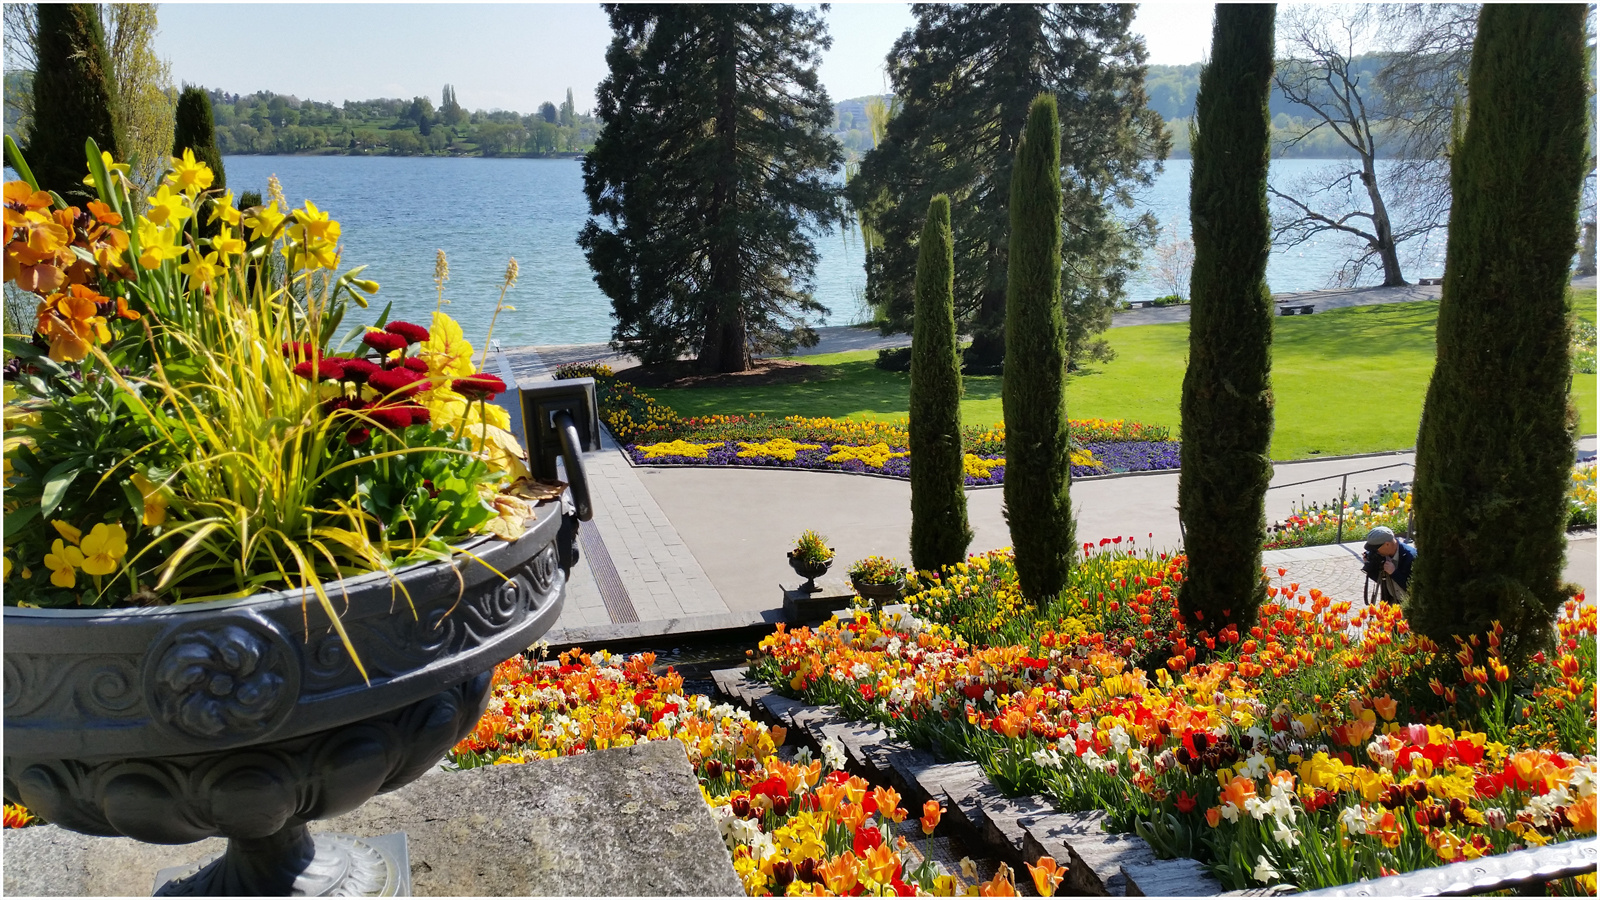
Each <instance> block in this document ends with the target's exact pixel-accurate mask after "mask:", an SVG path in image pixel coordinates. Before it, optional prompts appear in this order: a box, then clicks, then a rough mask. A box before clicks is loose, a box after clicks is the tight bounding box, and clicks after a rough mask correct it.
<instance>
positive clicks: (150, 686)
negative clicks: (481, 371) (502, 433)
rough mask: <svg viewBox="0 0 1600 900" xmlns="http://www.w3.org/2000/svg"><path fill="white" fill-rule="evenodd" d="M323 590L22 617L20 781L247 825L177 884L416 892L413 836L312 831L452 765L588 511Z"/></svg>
mask: <svg viewBox="0 0 1600 900" xmlns="http://www.w3.org/2000/svg"><path fill="white" fill-rule="evenodd" d="M564 508H570V507H565V504H561V503H553V502H547V503H545V504H542V505H541V506H540V507H539V508H538V517H537V518H536V519H535V520H534V521H532V522H531V523H530V524H529V527H528V528H527V530H526V531H525V532H524V533H523V535H522V537H521V538H519V539H518V540H516V541H511V542H507V541H502V540H499V539H495V538H487V537H485V538H474V539H472V540H469V541H467V542H465V543H463V544H461V545H460V546H459V547H458V548H457V549H458V550H459V551H460V552H458V553H457V554H456V555H455V557H454V558H453V560H451V561H449V562H433V563H427V564H418V565H412V566H408V567H404V568H401V569H397V570H395V571H393V572H392V573H373V574H369V575H364V576H360V577H356V578H351V579H347V580H345V581H343V582H341V583H336V584H330V585H325V586H324V587H325V590H326V591H327V593H328V595H329V597H330V598H331V599H332V601H333V603H334V606H335V607H336V608H337V609H339V610H340V619H339V621H340V623H342V625H343V627H344V629H345V631H346V632H347V633H348V634H349V638H350V642H351V644H352V645H353V646H354V647H355V649H356V653H357V656H358V657H359V659H360V662H361V664H362V665H363V666H364V667H365V670H366V677H365V678H363V676H362V673H361V671H360V670H359V669H358V668H357V666H356V662H355V660H353V659H352V658H351V656H350V654H349V653H348V652H347V651H346V650H345V647H344V645H343V643H342V642H341V640H340V637H339V635H338V634H337V633H336V632H335V631H334V629H333V628H332V623H331V622H330V621H329V619H328V617H327V615H326V614H325V613H324V612H323V610H322V607H321V606H320V605H319V604H318V603H317V600H316V598H315V595H314V594H305V595H303V594H302V592H299V591H295V592H287V593H270V594H258V595H255V596H252V597H247V598H244V599H239V600H225V601H216V602H208V603H196V604H188V605H175V606H160V607H145V608H130V609H111V610H64V609H18V608H7V609H6V610H5V613H4V633H5V653H4V665H5V669H4V694H5V706H4V709H5V719H4V722H5V751H4V793H5V798H6V799H7V800H9V801H12V802H16V803H21V804H23V805H25V806H27V807H28V808H29V809H31V810H33V811H34V812H36V813H38V814H39V815H40V816H42V817H44V819H45V820H47V821H49V822H51V823H53V824H56V825H59V826H61V827H63V828H67V829H69V830H72V831H77V832H81V833H83V834H91V835H125V836H127V837H130V838H133V839H135V840H139V841H146V842H150V843H157V844H183V843H189V842H192V841H198V840H201V839H202V838H207V837H212V836H223V837H226V838H228V847H227V850H226V852H225V853H223V854H222V855H221V856H219V857H217V858H216V859H215V860H213V861H210V862H209V864H205V865H203V866H195V867H190V868H189V870H188V871H186V872H176V873H171V870H167V871H164V872H163V875H167V874H169V873H171V874H174V875H175V876H176V877H174V878H173V880H170V881H167V882H166V883H165V884H164V885H160V886H159V887H158V893H162V894H254V895H288V894H302V895H321V894H345V895H350V894H354V895H362V894H386V893H387V894H393V893H405V892H408V891H409V885H410V872H409V869H408V868H407V866H406V863H405V850H404V835H393V836H387V837H385V838H378V839H370V838H362V837H349V836H344V835H329V834H318V835H312V834H311V833H310V832H309V830H308V829H307V827H306V823H307V822H310V821H311V820H314V819H325V818H330V817H333V816H338V815H340V814H343V813H346V812H349V811H350V810H353V809H355V808H356V807H358V806H360V805H361V804H362V803H365V802H366V801H367V800H368V799H370V798H371V797H372V796H373V795H374V794H377V793H381V792H384V791H390V790H394V789H395V788H398V787H400V786H402V785H404V784H407V783H408V782H411V781H412V780H414V779H416V778H418V777H420V776H421V775H422V774H424V773H425V772H427V771H428V770H430V769H432V768H434V767H436V766H438V765H439V763H440V760H441V758H442V757H443V756H444V754H445V752H446V751H447V750H449V749H450V748H451V747H452V746H454V745H455V744H456V743H457V742H458V741H460V740H461V738H463V737H464V736H465V735H466V734H467V733H468V732H470V731H471V729H472V728H473V727H474V725H475V724H476V723H477V721H478V718H479V717H480V715H481V714H482V712H483V709H484V706H485V704H486V703H487V702H488V697H489V689H490V680H491V675H492V673H493V669H494V667H495V665H496V664H498V663H500V662H501V661H503V660H505V659H507V658H509V657H511V656H513V655H515V654H517V653H519V652H521V651H522V650H524V649H526V648H527V647H528V646H529V645H530V644H532V643H533V642H534V641H536V640H537V639H538V638H539V637H540V636H541V635H543V634H544V633H545V631H547V630H548V629H549V628H550V627H551V626H552V625H553V624H554V623H555V621H556V619H557V617H558V616H559V615H560V613H561V605H562V599H563V597H564V595H565V590H566V582H567V572H568V571H569V570H570V568H571V566H572V565H573V563H574V562H576V560H577V554H576V548H575V546H574V542H575V539H576V536H577V526H578V521H577V517H576V516H573V515H572V514H571V513H570V512H569V513H567V514H565V515H564V514H563V509H564Z"/></svg>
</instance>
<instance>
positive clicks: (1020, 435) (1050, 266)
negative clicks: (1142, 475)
mask: <svg viewBox="0 0 1600 900" xmlns="http://www.w3.org/2000/svg"><path fill="white" fill-rule="evenodd" d="M1060 172H1061V126H1060V123H1059V122H1058V121H1057V119H1056V100H1055V97H1053V96H1051V95H1049V94H1041V95H1040V96H1039V97H1037V98H1035V99H1034V101H1033V106H1032V108H1031V109H1030V110H1029V111H1028V124H1027V127H1026V128H1025V129H1024V130H1023V133H1022V139H1021V141H1020V142H1019V144H1018V146H1017V162H1016V166H1015V167H1014V168H1013V170H1012V175H1011V230H1010V233H1011V245H1010V264H1009V271H1008V273H1007V282H1006V345H1005V346H1006V350H1005V353H1006V375H1005V383H1004V385H1003V387H1002V392H1003V393H1002V395H1001V403H1002V406H1003V407H1004V409H1005V421H1006V486H1005V500H1006V505H1005V513H1006V522H1007V524H1008V525H1010V527H1011V542H1012V544H1013V545H1014V546H1015V547H1016V551H1017V580H1018V582H1019V583H1020V584H1021V586H1022V592H1023V594H1024V595H1025V596H1027V597H1029V598H1030V599H1035V600H1043V599H1046V598H1049V597H1053V596H1055V595H1056V594H1057V593H1059V592H1060V591H1061V588H1062V587H1063V586H1064V585H1065V584H1066V581H1067V573H1068V570H1069V569H1070V568H1071V566H1072V557H1073V553H1074V552H1075V550H1076V548H1077V540H1076V539H1075V538H1074V537H1073V521H1072V499H1071V497H1070V496H1068V489H1069V487H1070V486H1071V480H1072V461H1071V457H1070V453H1071V449H1072V447H1071V443H1072V442H1071V439H1070V438H1069V436H1068V434H1067V386H1066V371H1067V359H1066V327H1065V323H1064V322H1063V321H1062V315H1061V176H1060Z"/></svg>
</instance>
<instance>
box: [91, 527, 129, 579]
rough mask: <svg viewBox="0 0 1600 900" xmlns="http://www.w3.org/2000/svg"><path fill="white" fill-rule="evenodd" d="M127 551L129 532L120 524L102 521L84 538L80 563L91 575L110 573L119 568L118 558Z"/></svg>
mask: <svg viewBox="0 0 1600 900" xmlns="http://www.w3.org/2000/svg"><path fill="white" fill-rule="evenodd" d="M127 553H128V533H127V532H126V531H123V530H122V526H121V525H120V524H113V525H107V524H106V523H104V522H101V523H100V524H98V525H96V526H94V528H93V529H92V530H91V531H90V532H89V534H88V535H87V536H85V537H84V539H83V552H82V554H81V555H80V558H81V559H82V560H83V562H82V563H81V564H80V565H81V567H82V568H83V570H84V571H85V572H88V573H89V574H90V575H110V574H111V573H112V572H115V571H116V570H117V560H119V559H121V558H122V557H124V556H126V555H127Z"/></svg>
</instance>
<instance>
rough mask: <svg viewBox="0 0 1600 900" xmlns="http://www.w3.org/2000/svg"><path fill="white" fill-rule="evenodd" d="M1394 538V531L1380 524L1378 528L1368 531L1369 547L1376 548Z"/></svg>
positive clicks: (1370, 548)
mask: <svg viewBox="0 0 1600 900" xmlns="http://www.w3.org/2000/svg"><path fill="white" fill-rule="evenodd" d="M1392 540H1394V532H1393V531H1391V530H1390V529H1388V528H1386V527H1384V526H1382V525H1379V526H1378V527H1377V528H1374V529H1372V530H1371V531H1369V532H1367V549H1368V550H1376V549H1377V548H1379V547H1382V546H1383V545H1384V544H1387V543H1389V542H1390V541H1392Z"/></svg>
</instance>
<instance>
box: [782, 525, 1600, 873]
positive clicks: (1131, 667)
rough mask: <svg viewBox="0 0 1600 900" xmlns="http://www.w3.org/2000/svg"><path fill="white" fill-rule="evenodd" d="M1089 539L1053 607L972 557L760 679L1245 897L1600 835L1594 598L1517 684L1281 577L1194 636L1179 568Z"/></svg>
mask: <svg viewBox="0 0 1600 900" xmlns="http://www.w3.org/2000/svg"><path fill="white" fill-rule="evenodd" d="M1083 549H1084V556H1085V560H1084V562H1083V563H1082V564H1080V565H1079V566H1078V567H1076V568H1075V570H1074V578H1073V581H1072V582H1071V583H1070V584H1069V585H1068V587H1067V588H1066V590H1064V591H1063V592H1062V594H1061V595H1059V596H1058V597H1057V598H1055V599H1054V600H1052V601H1051V602H1049V603H1048V604H1045V605H1042V606H1038V605H1032V604H1029V603H1027V602H1025V601H1024V599H1023V598H1022V595H1021V593H1020V592H1019V591H1018V590H1017V589H1016V575H1015V569H1014V566H1013V563H1012V561H1011V557H1010V554H1009V552H1006V551H996V552H993V553H988V554H982V555H975V556H973V557H970V558H969V559H968V561H967V562H966V563H964V564H962V565H960V566H956V567H953V568H950V569H947V570H945V571H944V572H942V573H940V574H939V576H938V577H931V576H928V575H923V576H922V577H921V578H920V579H919V582H918V584H917V585H916V586H915V590H916V591H917V592H916V593H914V594H913V595H912V596H911V597H910V598H909V600H908V601H907V602H908V604H909V607H910V609H911V614H910V615H909V616H901V615H897V614H896V613H894V612H883V613H878V614H876V615H875V614H872V613H869V612H867V611H865V610H861V611H856V612H854V613H853V614H851V615H850V616H848V617H845V618H842V619H837V618H836V619H834V620H831V621H829V622H828V623H826V624H824V625H823V626H821V627H819V628H817V629H809V628H800V629H796V630H787V629H782V628H780V630H779V632H778V633H776V634H774V635H773V636H771V637H769V638H767V639H765V640H763V641H762V643H761V645H760V650H759V655H758V656H757V658H756V659H755V661H754V663H753V667H752V671H753V674H754V676H755V677H758V678H761V679H763V680H765V681H767V682H768V683H770V684H772V685H773V686H774V687H775V688H776V689H778V690H780V691H782V692H783V693H784V694H786V695H789V696H793V697H798V698H800V699H803V700H805V701H807V702H810V703H832V704H838V705H840V706H841V707H843V708H844V710H845V711H846V713H847V714H849V715H851V716H853V717H855V718H859V719H868V720H871V721H874V722H878V723H880V724H882V725H884V726H886V727H889V728H891V729H893V730H894V731H895V733H896V734H897V735H898V736H899V737H900V738H902V739H905V740H908V741H910V742H912V743H913V744H916V745H919V746H923V747H928V748H931V749H934V750H936V751H938V752H941V753H943V754H945V755H948V756H954V757H958V758H966V759H972V760H975V761H977V762H979V763H980V764H981V765H983V767H984V769H985V771H986V772H987V773H988V774H989V776H990V778H991V779H992V780H994V782H995V783H996V784H997V785H998V786H1000V787H1001V788H1002V789H1003V790H1006V791H1009V792H1015V793H1041V794H1045V795H1048V796H1049V797H1051V798H1052V799H1053V800H1054V801H1055V802H1056V803H1057V804H1058V805H1059V806H1060V807H1061V808H1062V809H1065V810H1088V809H1101V810H1105V811H1106V812H1107V813H1108V814H1109V817H1110V822H1111V823H1112V827H1114V828H1115V829H1117V830H1121V831H1132V832H1136V833H1138V834H1139V835H1141V836H1142V837H1144V838H1145V839H1146V840H1148V841H1149V842H1150V844H1151V845H1152V846H1153V847H1155V849H1156V850H1157V852H1158V853H1159V854H1161V855H1162V856H1166V857H1172V856H1189V857H1194V858H1198V859H1200V860H1202V861H1204V862H1205V863H1206V864H1207V865H1208V867H1209V868H1210V869H1211V871H1212V872H1213V873H1214V874H1215V875H1216V877H1217V878H1218V879H1219V880H1220V881H1221V882H1222V883H1223V885H1224V886H1225V888H1227V889H1243V888H1249V887H1259V886H1261V885H1263V884H1277V883H1290V884H1295V885H1298V886H1299V887H1300V888H1302V889H1313V888H1321V887H1330V886H1334V885H1340V884H1346V883H1350V882H1353V881H1357V880H1359V879H1361V878H1376V877H1379V876H1382V875H1385V874H1392V873H1395V872H1405V871H1411V870H1414V869H1418V868H1424V867H1428V866H1437V865H1441V864H1443V863H1446V862H1452V861H1457V860H1463V859H1472V858H1476V857H1479V856H1484V855H1488V854H1494V853H1504V852H1507V851H1510V850H1514V849H1518V848H1522V847H1530V846H1537V845H1542V844H1547V843H1550V842H1554V841H1565V840H1574V839H1579V838H1584V837H1586V836H1587V837H1592V836H1593V835H1594V833H1595V781H1596V778H1597V774H1600V773H1597V765H1596V760H1595V755H1594V754H1595V675H1594V672H1595V609H1594V607H1592V606H1586V605H1584V604H1583V601H1582V597H1581V596H1580V597H1579V598H1578V599H1576V600H1574V601H1573V602H1571V603H1568V604H1567V605H1566V606H1565V607H1564V608H1563V610H1562V611H1561V615H1560V618H1559V621H1558V622H1557V630H1558V633H1559V638H1558V640H1559V644H1558V645H1557V647H1556V649H1555V651H1554V652H1553V653H1550V654H1544V653H1541V654H1539V655H1537V656H1535V657H1534V658H1533V660H1532V662H1531V663H1530V664H1529V665H1528V666H1526V667H1525V668H1523V669H1520V670H1518V671H1516V672H1514V673H1513V672H1512V671H1511V670H1510V668H1509V667H1508V666H1507V665H1506V664H1505V663H1504V662H1503V661H1502V659H1501V657H1500V653H1499V646H1500V634H1499V633H1498V632H1497V631H1491V632H1490V633H1488V634H1487V635H1483V636H1475V637H1472V638H1469V639H1463V640H1461V641H1459V642H1458V643H1457V645H1456V646H1452V647H1439V646H1436V645H1435V644H1433V643H1432V642H1431V641H1429V640H1428V639H1427V638H1425V637H1422V636H1420V635H1417V634H1414V633H1412V631H1411V630H1410V628H1409V627H1408V626H1407V624H1406V622H1405V619H1404V617H1403V616H1402V615H1401V612H1400V610H1399V609H1398V608H1397V607H1393V606H1388V605H1379V606H1375V607H1368V608H1363V609H1354V608H1352V606H1351V604H1349V603H1345V602H1335V601H1333V600H1332V599H1330V598H1328V597H1327V596H1325V595H1323V594H1322V593H1321V592H1320V591H1318V590H1317V589H1315V588H1312V587H1309V586H1305V585H1301V584H1298V583H1284V580H1283V577H1282V576H1283V574H1284V573H1283V572H1282V570H1279V571H1278V577H1276V578H1270V584H1269V587H1268V602H1267V603H1266V604H1265V605H1263V607H1262V609H1261V615H1260V620H1259V622H1258V623H1257V624H1256V625H1254V626H1252V627H1250V628H1249V629H1248V630H1246V631H1244V632H1240V631H1238V630H1237V629H1236V628H1234V627H1233V626H1229V627H1227V628H1225V629H1223V630H1222V631H1221V632H1220V633H1216V634H1212V633H1208V632H1206V631H1205V630H1203V629H1197V630H1196V631H1194V632H1190V631H1189V630H1187V629H1185V628H1184V627H1183V624H1182V623H1181V622H1180V621H1179V620H1178V615H1177V608H1176V604H1175V592H1176V590H1177V588H1178V587H1179V586H1180V585H1181V584H1182V583H1183V580H1184V577H1185V572H1186V560H1185V559H1184V558H1183V557H1182V556H1165V555H1152V554H1148V553H1136V552H1132V551H1129V550H1125V549H1123V548H1122V544H1121V542H1117V543H1111V542H1110V541H1106V542H1102V543H1101V544H1098V545H1086V546H1085V547H1084V548H1083ZM1265 574H1267V575H1268V576H1270V575H1271V573H1270V572H1268V573H1265ZM1556 887H1558V888H1559V889H1561V890H1563V891H1566V892H1572V891H1575V890H1576V891H1587V892H1588V893H1591V894H1592V893H1593V891H1594V885H1593V882H1592V879H1591V880H1589V881H1588V882H1585V883H1581V884H1574V883H1572V882H1566V883H1564V884H1560V885H1557V886H1556Z"/></svg>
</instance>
